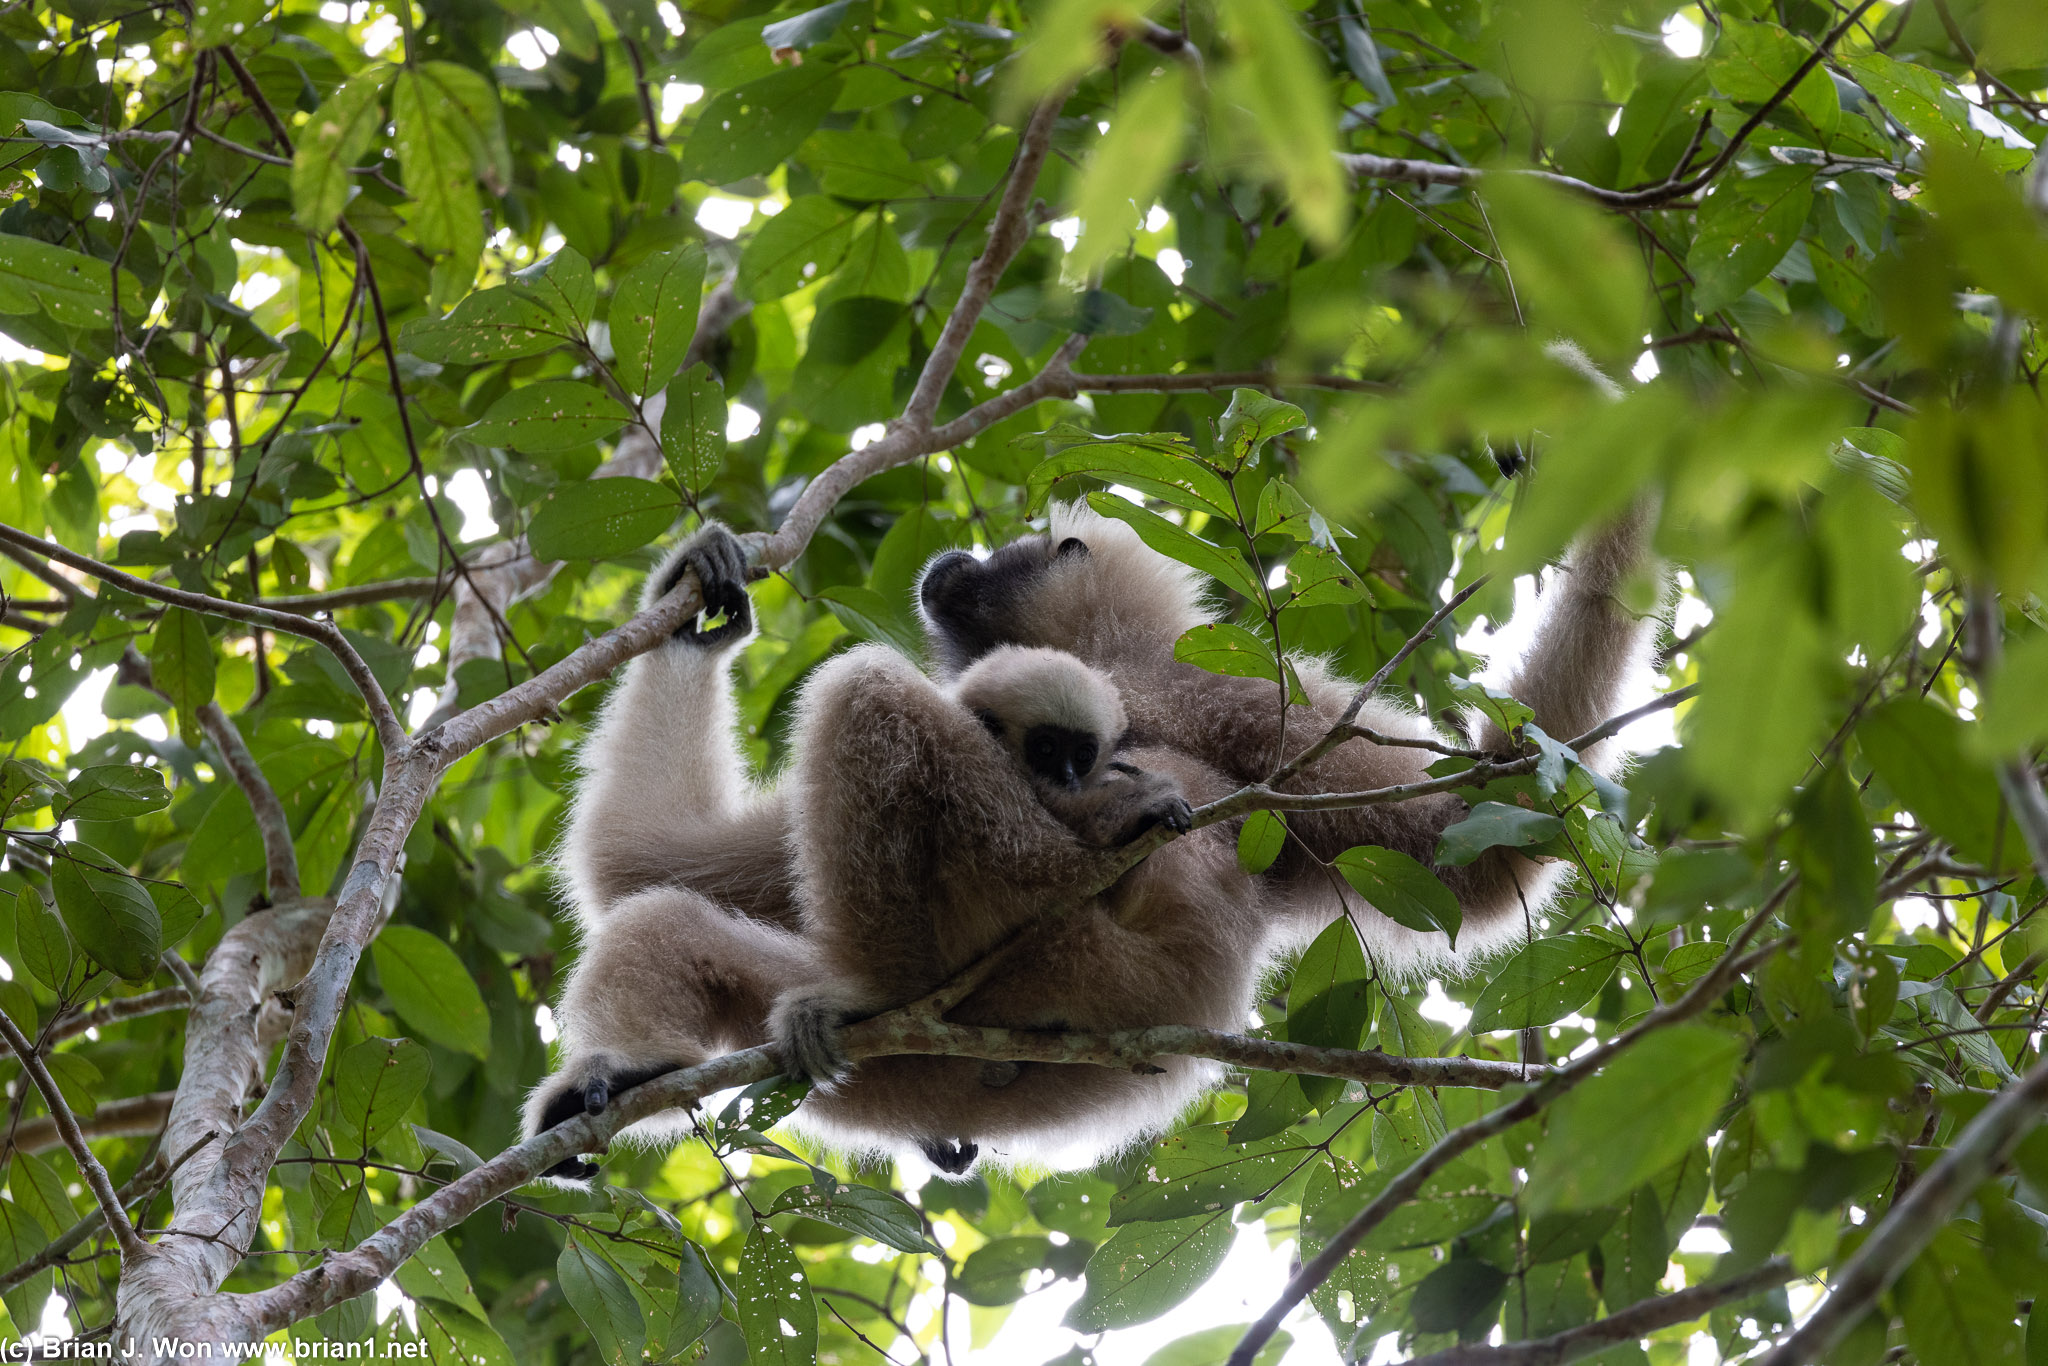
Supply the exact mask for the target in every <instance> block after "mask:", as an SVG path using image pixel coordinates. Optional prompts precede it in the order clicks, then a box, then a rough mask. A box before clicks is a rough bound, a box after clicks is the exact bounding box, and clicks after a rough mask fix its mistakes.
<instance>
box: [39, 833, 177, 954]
mask: <svg viewBox="0 0 2048 1366" xmlns="http://www.w3.org/2000/svg"><path fill="white" fill-rule="evenodd" d="M50 890H51V891H52V892H53V893H55V894H56V897H57V909H58V910H60V911H62V912H63V913H64V923H65V925H66V926H67V927H69V928H70V930H71V937H72V939H74V940H76V941H77V943H78V947H79V948H81V949H84V950H85V952H86V954H87V955H88V956H89V957H91V958H92V960H93V961H94V962H96V963H98V964H99V965H100V966H101V967H103V968H105V969H107V970H108V971H109V972H111V973H113V974H114V975H115V976H117V977H122V978H125V979H126V980H128V981H130V982H146V981H148V980H149V979H150V978H151V977H154V976H155V975H156V970H157V959H158V958H159V957H160V956H161V955H162V953H163V942H162V935H163V922H162V921H161V920H160V919H159V918H158V916H157V911H156V903H155V902H153V901H151V900H150V899H149V893H148V892H146V891H144V890H143V889H142V884H141V883H139V882H137V881H136V880H135V879H134V878H132V877H130V876H129V875H128V871H127V869H125V868H123V867H122V866H121V865H120V864H119V863H117V862H115V861H114V860H113V859H111V858H109V857H108V856H107V855H105V854H102V853H101V852H100V851H99V850H97V849H94V848H93V847H92V846H91V845H87V844H78V843H75V842H74V843H71V844H67V845H65V846H64V849H63V851H62V852H61V853H60V855H59V856H58V857H57V858H55V859H53V860H52V861H51V863H50Z"/></svg>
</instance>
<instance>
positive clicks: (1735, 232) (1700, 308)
mask: <svg viewBox="0 0 2048 1366" xmlns="http://www.w3.org/2000/svg"><path fill="white" fill-rule="evenodd" d="M1812 207H1813V168H1812V167H1810V166H1774V167H1772V168H1771V169H1769V170H1767V171H1764V172H1763V173H1762V174H1760V175H1754V176H1746V177H1733V178H1724V179H1722V180H1720V181H1718V182H1717V183H1716V184H1715V186H1714V191H1713V193H1712V194H1710V195H1708V196H1707V198H1706V202H1705V203H1704V204H1702V205H1701V206H1700V213H1699V231H1698V233H1697V235H1696V236H1694V238H1693V243H1692V250H1691V251H1690V252H1688V253H1687V254H1686V262H1685V263H1686V268H1687V269H1688V270H1690V271H1691V272H1692V274H1693V279H1694V282H1695V283H1694V285H1693V295H1692V306H1693V308H1694V309H1695V310H1696V311H1697V312H1699V313H1700V314H1701V315H1703V316H1706V315H1711V314H1713V313H1716V312H1718V311H1719V310H1721V309H1723V308H1726V307H1727V306H1728V305H1730V304H1732V303H1734V302H1735V301H1736V300H1737V299H1740V298H1741V297H1742V296H1743V295H1744V294H1747V293H1748V292H1749V289H1750V286H1752V285H1754V284H1755V283H1756V282H1757V281H1759V280H1761V279H1763V278H1764V276H1766V275H1768V274H1770V273H1771V269H1772V267H1774V266H1776V265H1777V264H1778V262H1780V261H1782V260H1783V259H1784V258H1785V253H1786V252H1787V251H1789V250H1791V248H1792V244H1793V243H1794V242H1796V241H1798V240H1799V230H1800V229H1801V228H1802V227H1804V226H1805V224H1806V215H1807V211H1808V210H1809V209H1811V208H1812ZM1633 278H1640V275H1639V274H1638V275H1637V276H1635V277H1633Z"/></svg>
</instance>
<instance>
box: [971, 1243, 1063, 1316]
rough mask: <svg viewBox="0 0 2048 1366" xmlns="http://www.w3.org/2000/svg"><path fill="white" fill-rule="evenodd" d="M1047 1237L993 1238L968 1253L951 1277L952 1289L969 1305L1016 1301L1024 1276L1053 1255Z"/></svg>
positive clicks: (1018, 1297) (1020, 1295) (1020, 1294)
mask: <svg viewBox="0 0 2048 1366" xmlns="http://www.w3.org/2000/svg"><path fill="white" fill-rule="evenodd" d="M1052 1254H1053V1245H1052V1240H1051V1239H1050V1238H1046V1237H1043V1236H1034V1237H1025V1238H992V1239H990V1240H989V1241H988V1242H986V1243H983V1244H982V1245H981V1246H980V1247H978V1248H976V1249H975V1250H974V1251H973V1252H971V1253H969V1254H968V1255H967V1259H966V1260H965V1261H963V1262H962V1263H961V1264H960V1270H959V1271H958V1272H956V1273H955V1274H954V1276H953V1280H952V1291H953V1293H954V1294H956V1295H958V1296H959V1297H960V1298H961V1299H963V1300H966V1301H967V1302H968V1303H969V1304H978V1305H983V1306H987V1307H994V1306H997V1305H1005V1304H1015V1303H1016V1302H1017V1301H1018V1300H1020V1299H1022V1298H1024V1286H1025V1281H1026V1278H1027V1277H1029V1276H1030V1275H1031V1273H1032V1272H1034V1271H1037V1270H1038V1269H1039V1268H1041V1267H1043V1266H1044V1265H1045V1264H1046V1262H1047V1261H1048V1260H1050V1258H1051V1257H1052Z"/></svg>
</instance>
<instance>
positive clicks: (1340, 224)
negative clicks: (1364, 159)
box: [1212, 0, 1351, 249]
mask: <svg viewBox="0 0 2048 1366" xmlns="http://www.w3.org/2000/svg"><path fill="white" fill-rule="evenodd" d="M1218 9H1219V11H1220V14H1221V18H1222V20H1223V30H1224V33H1225V35H1226V37H1227V38H1228V39H1229V43H1230V48H1231V54H1232V60H1231V61H1230V62H1229V64H1228V65H1227V66H1225V67H1224V69H1223V70H1222V71H1221V72H1220V73H1217V74H1216V75H1214V76H1213V77H1212V79H1213V80H1214V82H1215V87H1214V88H1215V90H1216V92H1217V94H1218V95H1220V96H1222V97H1224V98H1227V99H1229V100H1231V101H1233V102H1234V103H1236V104H1237V105H1238V106H1239V107H1241V108H1242V109H1243V110H1245V111H1246V112H1247V113H1249V114H1250V116H1251V121H1252V126H1253V128H1254V129H1255V130H1256V133H1257V136H1258V140H1259V144H1260V148H1261V150H1262V152H1263V155H1264V159H1265V162H1266V164H1267V165H1268V166H1270V167H1272V168H1273V170H1274V172H1275V174H1274V175H1273V178H1274V179H1275V180H1278V181H1279V182H1280V184H1281V186H1282V187H1283V188H1284V189H1285V190H1286V192H1287V198H1288V200H1289V202H1290V203H1291V204H1292V205H1293V208H1294V212H1295V214H1296V216H1297V219H1298V221H1299V222H1300V224H1301V228H1302V231H1303V233H1304V234H1305V235H1306V236H1307V237H1308V238H1309V239H1310V240H1312V241H1314V242H1316V243H1317V244H1318V245H1320V246H1322V247H1324V248H1325V249H1327V248H1329V247H1331V246H1334V245H1335V244H1336V242H1337V239H1338V238H1339V237H1341V236H1342V235H1343V233H1344V228H1345V222H1346V220H1347V219H1348V218H1349V217H1350V213H1351V196H1350V191H1349V186H1348V185H1347V183H1346V180H1345V173H1344V171H1343V169H1342V167H1341V166H1339V164H1338V161H1337V150H1338V148H1337V111H1336V108H1335V106H1334V103H1333V102H1332V101H1331V99H1330V96H1329V78H1328V75H1327V72H1326V70H1325V68H1324V65H1323V61H1322V50H1321V49H1320V48H1319V47H1317V46H1316V45H1314V44H1312V43H1311V42H1309V40H1308V38H1307V36H1306V35H1304V34H1303V33H1302V31H1301V28H1300V26H1299V25H1298V24H1297V23H1296V21H1295V17H1294V14H1293V12H1292V11H1290V10H1289V9H1288V8H1287V7H1286V6H1285V5H1283V4H1281V3H1280V0H1224V2H1223V3H1222V4H1221V5H1219V6H1218ZM1217 112H1218V113H1219V115H1220V114H1222V113H1223V111H1222V110H1221V109H1219V110H1218V111H1217Z"/></svg>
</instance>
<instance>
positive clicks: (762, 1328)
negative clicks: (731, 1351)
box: [736, 1226, 818, 1366]
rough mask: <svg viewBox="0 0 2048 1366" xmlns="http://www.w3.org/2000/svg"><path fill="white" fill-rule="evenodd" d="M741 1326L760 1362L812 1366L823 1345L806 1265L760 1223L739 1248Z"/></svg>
mask: <svg viewBox="0 0 2048 1366" xmlns="http://www.w3.org/2000/svg"><path fill="white" fill-rule="evenodd" d="M736 1289H737V1292H738V1295H739V1318H740V1331H742V1332H743V1333H745V1334H746V1335H747V1358H748V1360H749V1361H750V1362H753V1363H756V1364H757V1366H812V1360H813V1358H814V1357H815V1356H816V1354H817V1350H818V1306H817V1303H816V1301H814V1300H813V1299H812V1298H811V1283H810V1281H809V1280H807V1279H806V1278H805V1276H804V1269H803V1264H802V1263H801V1262H799V1261H797V1259H796V1253H794V1252H793V1251H791V1250H790V1246H789V1244H788V1243H786V1242H784V1241H783V1240H782V1238H781V1237H780V1236H779V1235H777V1234H776V1233H774V1232H773V1231H771V1230H769V1229H766V1228H761V1227H758V1226H757V1227H756V1228H755V1229H754V1231H753V1232H752V1233H750V1234H748V1235H747V1245H746V1246H745V1247H744V1248H743V1249H741V1251H740V1267H739V1282H738V1285H737V1287H736Z"/></svg>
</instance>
